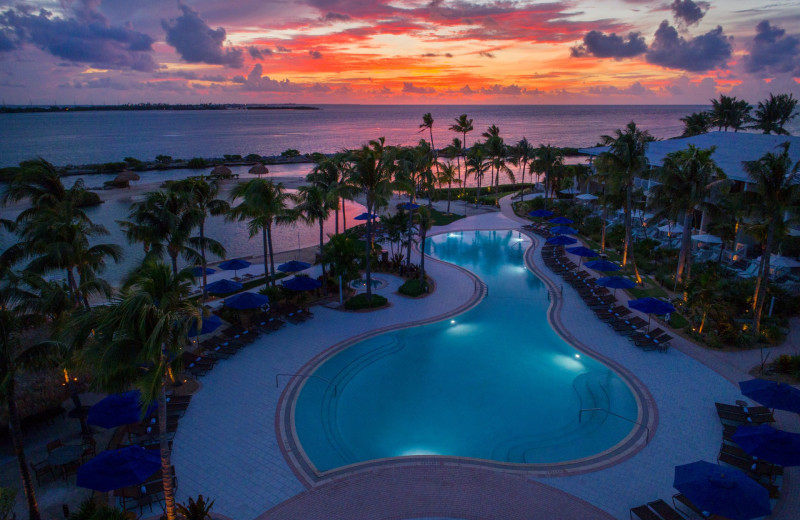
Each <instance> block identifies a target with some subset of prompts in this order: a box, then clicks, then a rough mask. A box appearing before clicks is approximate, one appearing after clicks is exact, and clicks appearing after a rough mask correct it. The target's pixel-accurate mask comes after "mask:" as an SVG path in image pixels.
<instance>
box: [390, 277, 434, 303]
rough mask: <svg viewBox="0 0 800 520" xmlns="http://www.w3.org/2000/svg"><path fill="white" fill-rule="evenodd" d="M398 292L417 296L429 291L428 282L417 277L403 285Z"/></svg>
mask: <svg viewBox="0 0 800 520" xmlns="http://www.w3.org/2000/svg"><path fill="white" fill-rule="evenodd" d="M397 292H399V293H400V294H405V295H406V296H411V297H413V298H416V297H417V296H421V295H423V294H425V293H427V292H428V283H427V282H423V281H421V280H420V279H418V278H415V279H413V280H409V281H407V282H406V283H404V284H403V285H401V286H400V288H399V289H398V290H397Z"/></svg>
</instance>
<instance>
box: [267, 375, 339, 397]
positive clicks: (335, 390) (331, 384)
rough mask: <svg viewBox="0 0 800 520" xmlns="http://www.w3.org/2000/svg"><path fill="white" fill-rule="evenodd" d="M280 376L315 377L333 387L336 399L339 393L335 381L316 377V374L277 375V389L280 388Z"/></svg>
mask: <svg viewBox="0 0 800 520" xmlns="http://www.w3.org/2000/svg"><path fill="white" fill-rule="evenodd" d="M280 376H286V377H314V378H317V379H321V380H323V381H325V382H326V383H328V386H332V387H333V396H334V397H336V394H337V393H338V392H337V389H336V385H335V384H334V382H333V381H331V380H330V379H327V378H325V377H322V376H317V375H314V374H275V388H278V377H280Z"/></svg>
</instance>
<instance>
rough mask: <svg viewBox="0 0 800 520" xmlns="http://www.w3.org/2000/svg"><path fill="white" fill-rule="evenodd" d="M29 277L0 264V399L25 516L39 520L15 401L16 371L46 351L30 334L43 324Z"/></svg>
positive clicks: (33, 364)
mask: <svg viewBox="0 0 800 520" xmlns="http://www.w3.org/2000/svg"><path fill="white" fill-rule="evenodd" d="M31 276H33V275H30V274H27V275H19V274H17V273H14V272H13V271H11V269H10V268H9V266H8V265H3V266H1V267H0V402H2V403H3V404H4V405H6V406H7V407H8V416H9V423H8V428H9V433H10V436H11V444H12V446H13V449H14V455H15V456H16V459H17V464H18V466H19V473H20V477H21V478H22V489H23V491H24V493H25V500H26V502H27V506H28V518H29V519H30V520H40V519H41V515H40V513H39V504H38V502H37V500H36V492H35V491H34V488H33V481H32V480H31V474H30V467H29V465H28V460H27V457H26V456H25V446H24V436H23V433H22V425H21V422H20V413H19V408H18V404H17V400H18V396H17V384H18V383H17V375H18V374H19V372H20V371H21V370H23V369H26V368H40V367H41V366H43V365H45V364H46V360H47V356H46V354H47V351H43V350H42V349H41V346H40V345H39V344H37V343H36V342H35V341H34V338H35V336H33V335H32V332H33V331H34V330H35V328H36V327H38V326H39V325H41V324H42V323H43V321H44V319H43V318H44V315H43V314H42V313H40V312H39V310H40V309H39V302H40V298H39V295H38V294H37V293H36V292H35V291H33V290H31V287H30V286H29V285H27V284H26V282H25V279H26V278H27V277H31Z"/></svg>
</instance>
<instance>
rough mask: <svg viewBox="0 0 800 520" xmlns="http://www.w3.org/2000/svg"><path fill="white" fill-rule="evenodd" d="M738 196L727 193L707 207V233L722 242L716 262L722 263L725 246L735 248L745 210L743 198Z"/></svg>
mask: <svg viewBox="0 0 800 520" xmlns="http://www.w3.org/2000/svg"><path fill="white" fill-rule="evenodd" d="M740 195H741V194H736V193H729V194H728V195H727V196H725V197H720V198H719V199H718V200H717V201H716V202H715V203H714V204H712V205H710V206H709V207H708V212H709V215H710V216H711V219H710V222H709V223H708V225H707V229H708V232H709V233H711V234H712V235H716V236H718V237H719V238H720V239H721V240H722V244H720V248H719V257H718V259H717V261H718V262H721V261H722V253H723V252H724V251H725V245H726V244H727V243H728V242H730V243H731V244H733V246H734V247H735V246H736V236H737V235H738V232H739V226H740V222H741V220H742V218H743V217H744V215H745V209H746V208H745V207H744V204H743V202H744V201H743V198H742V197H741V196H740Z"/></svg>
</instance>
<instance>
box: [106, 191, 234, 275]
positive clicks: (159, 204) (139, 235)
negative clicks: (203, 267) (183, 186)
mask: <svg viewBox="0 0 800 520" xmlns="http://www.w3.org/2000/svg"><path fill="white" fill-rule="evenodd" d="M128 219H129V220H123V221H119V225H120V227H121V228H122V230H123V231H124V232H125V236H126V238H127V239H128V241H129V242H131V243H133V242H141V243H142V245H143V247H144V250H145V253H146V255H147V256H152V257H155V258H162V257H163V256H164V255H165V254H166V255H167V256H168V257H169V259H170V261H171V264H172V272H173V273H177V272H178V258H179V257H183V259H184V260H186V261H187V262H189V263H190V264H199V263H201V262H202V260H203V259H202V256H201V255H200V252H199V251H197V249H195V248H194V247H193V245H194V244H195V243H197V241H196V240H192V231H193V230H194V229H195V228H196V227H198V226H199V225H200V222H201V221H202V220H203V219H204V216H203V214H202V213H201V212H200V211H199V210H198V209H197V207H195V205H194V204H193V203H192V202H191V200H190V199H189V198H188V197H186V196H184V194H183V193H180V192H177V191H174V190H166V191H151V192H149V193H147V194H146V196H145V200H143V201H142V202H135V203H133V204H132V205H131V211H130V213H129V214H128ZM204 242H205V243H206V246H207V247H214V248H215V249H217V250H219V249H218V248H217V247H215V246H210V244H211V243H212V242H211V240H210V239H208V238H207V237H206V238H205V241H204ZM214 242H216V241H214ZM219 247H221V246H219Z"/></svg>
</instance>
